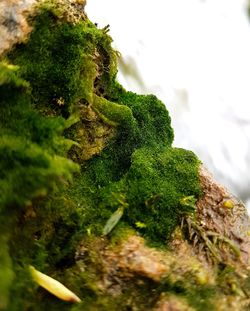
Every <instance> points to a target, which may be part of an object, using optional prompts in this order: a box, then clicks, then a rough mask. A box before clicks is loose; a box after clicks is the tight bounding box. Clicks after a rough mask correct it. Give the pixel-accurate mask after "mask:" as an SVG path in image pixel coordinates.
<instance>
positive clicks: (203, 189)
mask: <svg viewBox="0 0 250 311" xmlns="http://www.w3.org/2000/svg"><path fill="white" fill-rule="evenodd" d="M84 5H85V1H73V0H72V1H69V0H54V1H32V0H30V1H25V0H20V1H9V0H2V1H1V3H0V37H1V41H0V131H1V137H0V171H1V177H0V191H1V197H0V246H1V247H0V310H14V311H15V310H46V309H48V310H154V311H170V310H171V311H189V310H190V311H191V310H202V311H204V310H210V311H211V310H216V311H217V310H218V311H226V310H232V311H237V310H239V311H240V310H249V308H250V275H249V252H250V235H249V232H250V229H249V217H248V215H247V212H246V209H245V207H244V204H243V203H242V202H241V201H239V200H238V199H237V198H235V197H234V196H233V195H232V194H231V193H230V192H229V191H228V190H226V189H225V188H224V187H223V186H222V185H220V184H218V183H217V182H216V181H215V180H214V179H213V177H212V176H211V174H210V173H209V172H208V171H207V170H206V169H205V168H204V167H203V166H202V165H201V164H200V162H199V160H198V159H197V158H196V156H195V155H194V154H193V153H191V152H189V151H185V150H182V149H177V148H172V147H171V144H172V140H173V131H172V128H171V125H170V118H169V116H168V112H167V110H166V108H165V107H164V105H163V104H162V103H161V102H160V101H159V100H158V99H156V98H155V97H154V96H151V95H150V96H141V95H136V94H133V93H131V92H126V91H125V90H124V89H123V88H122V87H121V86H120V85H119V84H118V83H117V81H116V70H117V69H116V60H117V55H118V54H117V53H116V52H115V51H113V49H112V47H111V41H112V40H111V38H110V37H109V36H108V34H107V32H108V28H107V27H106V28H104V29H98V28H96V26H95V25H93V24H92V23H91V22H90V21H88V19H87V17H86V15H85V13H84ZM29 265H33V266H35V267H36V268H37V269H38V270H41V271H43V272H45V273H47V274H49V275H51V276H52V277H55V278H56V279H58V280H60V281H61V282H62V283H64V284H65V285H66V286H67V287H69V288H70V289H71V290H73V291H75V292H76V294H77V295H78V296H79V297H80V298H81V299H82V302H81V303H78V304H69V303H67V302H63V301H60V300H59V299H57V298H55V297H53V296H52V295H51V294H49V293H47V292H46V291H45V290H41V289H40V288H38V286H37V285H36V284H35V283H34V281H33V280H32V279H31V275H30V273H29V268H28V267H29Z"/></svg>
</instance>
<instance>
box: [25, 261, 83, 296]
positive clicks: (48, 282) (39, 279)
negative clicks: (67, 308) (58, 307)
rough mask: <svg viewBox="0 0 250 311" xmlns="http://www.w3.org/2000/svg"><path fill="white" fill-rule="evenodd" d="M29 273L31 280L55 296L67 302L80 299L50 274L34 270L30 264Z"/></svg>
mask: <svg viewBox="0 0 250 311" xmlns="http://www.w3.org/2000/svg"><path fill="white" fill-rule="evenodd" d="M29 268H30V273H31V275H32V277H33V280H34V281H35V282H36V283H37V284H38V285H40V286H41V287H43V288H45V289H46V290H47V291H48V292H50V293H51V294H53V295H55V296H56V297H57V298H59V299H62V300H64V301H69V302H80V301H81V299H80V298H79V297H77V296H76V295H75V294H74V293H73V292H72V291H70V290H69V289H68V288H66V287H65V286H64V285H62V284H61V283H60V282H58V281H56V280H55V279H53V278H51V277H50V276H48V275H46V274H44V273H42V272H40V271H38V270H36V269H35V268H34V267H32V266H30V267H29Z"/></svg>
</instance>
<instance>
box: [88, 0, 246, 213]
mask: <svg viewBox="0 0 250 311" xmlns="http://www.w3.org/2000/svg"><path fill="white" fill-rule="evenodd" d="M86 11H87V14H88V17H89V18H90V19H91V21H92V22H95V23H97V26H98V27H100V28H103V27H104V26H106V25H107V24H109V25H110V34H111V36H112V37H113V39H114V44H113V45H114V48H115V49H117V50H118V51H120V53H121V58H120V63H119V74H118V79H119V81H120V82H121V84H122V85H123V86H124V87H125V88H126V89H128V90H131V91H135V92H137V93H142V94H149V93H153V94H155V95H156V96H157V97H159V98H160V99H161V100H162V101H163V102H164V104H165V105H166V107H167V109H168V110H169V111H170V114H171V117H172V124H173V127H174V129H175V141H174V145H175V146H178V147H183V148H186V149H190V150H193V151H194V152H195V153H196V154H197V155H198V156H199V157H200V159H201V160H202V161H203V163H204V164H205V165H206V166H207V167H208V168H209V169H210V171H212V173H213V174H214V176H215V177H216V179H217V180H218V181H220V182H221V183H223V184H224V185H225V186H227V187H228V188H230V190H231V191H232V192H233V193H234V194H236V195H237V196H239V197H240V198H241V199H242V200H243V201H244V202H245V203H247V206H248V210H249V212H250V18H249V15H248V3H247V1H246V0H154V1H150V0H88V1H87V6H86Z"/></svg>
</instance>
